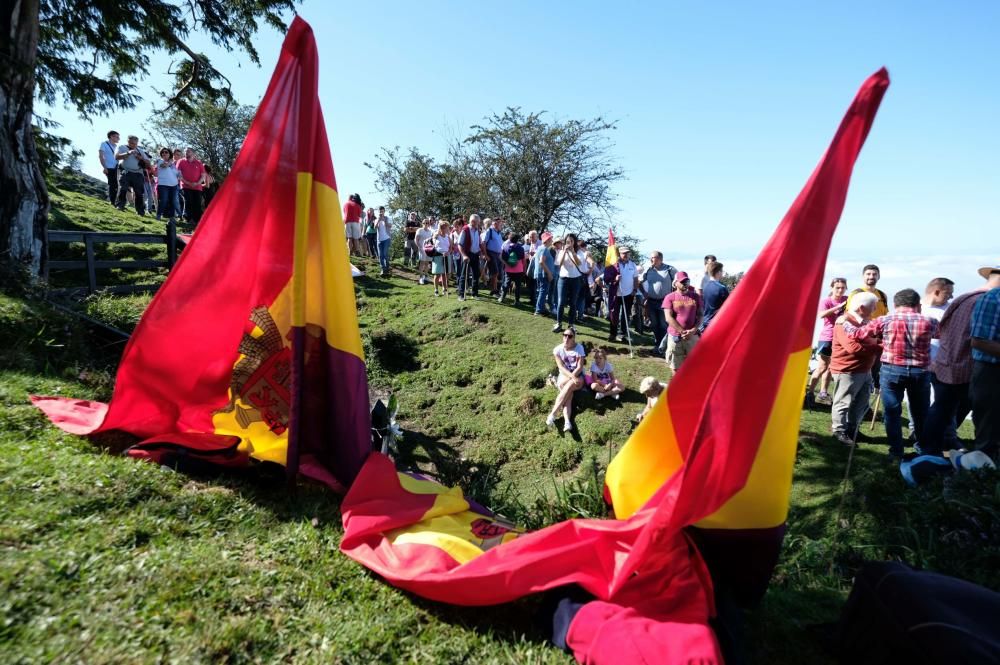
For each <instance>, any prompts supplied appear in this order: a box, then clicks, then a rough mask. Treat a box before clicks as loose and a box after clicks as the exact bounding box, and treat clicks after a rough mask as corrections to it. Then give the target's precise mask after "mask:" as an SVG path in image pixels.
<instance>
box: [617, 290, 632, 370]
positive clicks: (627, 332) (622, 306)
mask: <svg viewBox="0 0 1000 665" xmlns="http://www.w3.org/2000/svg"><path fill="white" fill-rule="evenodd" d="M618 305H619V309H620V310H621V314H620V316H621V319H622V324H623V325H624V326H625V339H626V340H628V357H629V358H635V353H634V352H633V351H632V330H631V329H630V328H629V327H628V317H627V316H625V298H624V297H623V296H621V295H619V296H618Z"/></svg>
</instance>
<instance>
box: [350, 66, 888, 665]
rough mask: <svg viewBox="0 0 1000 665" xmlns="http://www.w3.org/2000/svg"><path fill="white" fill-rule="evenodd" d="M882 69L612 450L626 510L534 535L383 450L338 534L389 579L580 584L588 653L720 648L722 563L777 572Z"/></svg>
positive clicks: (642, 658) (496, 591) (760, 579)
mask: <svg viewBox="0 0 1000 665" xmlns="http://www.w3.org/2000/svg"><path fill="white" fill-rule="evenodd" d="M888 84H889V78H888V74H887V72H886V71H885V70H884V69H883V70H881V71H879V72H877V73H876V74H874V75H873V76H871V77H870V78H869V79H868V80H867V81H866V82H865V83H864V85H863V86H862V87H861V90H860V91H859V93H858V95H857V97H856V98H855V100H854V102H853V104H852V105H851V107H850V108H849V109H848V111H847V115H846V116H845V117H844V120H843V122H842V123H841V125H840V128H839V129H838V130H837V133H836V135H835V136H834V138H833V142H832V143H831V145H830V147H829V149H828V150H827V152H826V154H825V155H824V156H823V158H822V159H821V161H820V163H819V165H818V166H817V168H816V170H815V171H814V173H813V174H812V177H811V178H810V179H809V181H808V182H807V183H806V186H805V188H804V189H803V190H802V192H801V193H800V194H799V196H798V198H797V199H796V200H795V202H794V203H793V204H792V207H791V209H790V210H789V211H788V213H787V214H786V215H785V218H784V219H783V220H782V222H781V224H780V225H779V226H778V229H777V231H776V232H775V234H774V235H773V236H772V238H771V240H770V241H769V242H768V244H767V245H766V246H765V248H764V249H763V251H762V252H761V253H760V255H759V256H758V258H757V260H756V261H755V262H754V264H753V267H752V268H751V269H750V271H749V272H748V273H747V275H746V277H745V278H744V280H743V281H742V282H741V283H740V286H739V288H738V289H737V290H736V291H735V292H734V294H733V295H732V296H731V297H730V299H729V300H728V301H727V303H726V306H725V307H723V309H722V311H721V313H720V314H719V315H718V318H716V319H715V320H714V321H713V324H712V326H711V327H710V328H709V331H708V332H707V333H706V335H705V337H704V339H703V340H701V342H700V343H699V345H698V346H697V347H696V348H695V350H694V352H693V353H692V355H691V357H690V358H688V360H687V361H686V362H685V364H684V366H683V368H682V369H681V370H680V372H678V374H677V376H676V377H675V378H674V380H673V381H672V382H671V384H670V386H669V388H668V389H667V391H666V393H665V395H664V396H663V397H661V399H660V402H659V403H658V404H657V406H656V408H655V409H654V410H653V411H652V413H651V414H650V415H649V416H648V417H647V418H646V419H645V420H644V421H643V422H642V424H641V425H640V426H639V427H638V428H637V430H636V431H635V433H634V434H633V435H632V437H631V438H630V439H629V441H628V442H627V443H626V445H625V446H624V447H623V448H622V450H621V452H620V453H619V454H618V456H617V457H616V458H615V459H614V461H613V462H612V464H611V466H610V467H609V469H608V474H607V479H606V481H607V488H608V491H609V494H610V496H611V498H612V500H613V504H614V509H615V512H616V515H617V516H618V517H619V519H617V520H570V521H567V522H562V523H560V524H556V525H553V526H551V527H548V528H545V529H542V530H540V531H536V532H533V533H523V532H521V531H520V530H518V529H516V528H515V527H513V526H512V525H509V524H506V523H503V521H502V520H497V519H496V518H495V516H492V515H491V514H489V513H488V511H485V510H483V509H481V508H479V507H476V506H474V505H472V504H471V503H470V502H468V501H467V500H466V499H464V497H463V496H462V494H461V491H460V490H458V489H457V488H453V489H450V490H449V489H447V488H443V487H442V486H440V485H437V484H436V483H433V482H431V481H428V480H426V479H413V478H412V477H407V476H405V475H404V474H398V473H397V472H396V470H395V469H394V468H393V466H392V464H391V462H390V461H389V460H388V459H386V458H385V457H382V456H380V455H373V456H372V457H371V458H370V459H369V461H368V462H367V463H366V465H365V467H364V469H363V470H362V472H361V475H360V476H359V477H358V481H357V482H356V483H355V484H354V486H353V487H352V488H351V490H350V492H349V493H348V495H347V496H346V497H345V499H344V502H343V505H342V511H343V515H344V528H345V534H344V539H343V542H342V545H341V548H342V550H343V551H344V552H345V553H346V554H347V555H348V556H351V557H353V558H354V559H356V560H357V561H359V562H361V563H362V564H364V565H365V566H367V567H368V568H370V569H372V570H374V571H376V572H377V573H379V574H380V575H382V576H383V577H384V578H385V579H387V580H388V581H389V582H391V583H392V584H394V585H397V586H400V587H402V588H405V589H408V590H410V591H412V592H414V593H417V594H419V595H422V596H425V597H427V598H432V599H436V600H441V601H445V602H450V603H456V604H463V605H481V604H493V603H499V602H504V601H506V600H511V599H513V598H516V597H519V596H522V595H525V594H528V593H534V592H538V591H541V590H544V589H551V588H553V587H558V586H564V585H567V584H577V585H579V586H581V587H583V588H584V589H586V590H587V591H589V592H590V593H591V594H593V596H594V597H595V600H594V601H593V602H589V603H587V604H586V605H584V606H583V608H582V609H580V610H579V611H578V612H577V613H576V615H575V617H574V618H573V621H572V624H571V625H570V628H569V633H568V635H567V643H568V644H569V646H570V647H571V648H572V649H573V651H574V654H575V655H576V657H577V659H578V660H580V662H587V663H624V662H669V663H690V662H719V661H720V660H721V659H720V656H719V653H718V647H717V644H716V642H715V639H714V636H713V634H712V632H711V630H710V629H709V628H708V626H707V621H708V618H709V617H710V616H711V615H712V613H713V612H714V609H713V605H712V602H713V601H712V579H715V580H723V581H724V583H726V584H727V586H728V587H729V588H730V589H732V590H733V591H734V592H735V593H737V595H738V596H739V597H741V598H743V599H752V597H753V596H754V594H755V593H758V594H759V593H760V592H761V590H762V587H761V585H762V584H763V588H766V583H767V578H768V577H769V575H770V572H771V569H772V567H773V564H774V560H775V557H776V556H777V552H778V548H779V546H780V542H781V534H782V532H783V526H784V522H785V518H786V516H787V512H788V501H789V491H790V487H791V477H792V465H793V461H794V454H795V447H796V443H797V435H798V423H799V417H800V411H801V397H802V391H803V388H804V383H805V380H806V370H807V361H808V357H809V346H810V334H811V331H812V325H813V320H814V318H815V305H816V300H817V297H818V294H819V293H820V287H821V280H822V274H823V267H824V265H825V263H826V256H827V251H828V249H829V246H830V240H831V238H832V235H833V232H834V229H835V228H836V226H837V222H838V220H839V218H840V214H841V211H842V210H843V206H844V201H845V198H846V195H847V188H848V184H849V182H850V177H851V172H852V170H853V167H854V163H855V160H856V159H857V156H858V154H859V152H860V150H861V147H862V145H863V143H864V141H865V138H866V137H867V135H868V131H869V129H870V128H871V125H872V122H873V120H874V118H875V114H876V111H877V110H878V107H879V104H880V102H881V100H882V96H883V95H884V93H885V90H886V89H887V87H888ZM609 240H611V238H609ZM689 527H696V528H694V529H691V528H689ZM703 554H704V556H705V559H704V560H705V562H706V563H707V564H708V568H707V569H706V566H705V565H704V564H703V559H702V555H703ZM727 556H728V557H729V558H727ZM730 560H732V561H737V562H739V563H740V564H742V565H740V566H736V565H730ZM708 570H710V571H711V578H710V577H709V574H708Z"/></svg>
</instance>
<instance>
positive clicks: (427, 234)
mask: <svg viewBox="0 0 1000 665" xmlns="http://www.w3.org/2000/svg"><path fill="white" fill-rule="evenodd" d="M432 221H433V220H432V219H431V218H430V217H424V221H423V222H422V223H421V225H420V228H419V229H417V232H416V233H414V234H413V242H414V243H415V244H416V246H417V274H418V275H419V278H418V279H417V283H418V284H426V283H427V273H428V272H429V271H430V269H431V257H429V256H428V255H427V252H426V251H425V250H424V245H425V244H426V243H428V242H430V241H431V238H433V237H434V229H432V228H431V223H432Z"/></svg>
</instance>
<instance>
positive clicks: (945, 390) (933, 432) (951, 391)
mask: <svg viewBox="0 0 1000 665" xmlns="http://www.w3.org/2000/svg"><path fill="white" fill-rule="evenodd" d="M931 385H933V386H934V403H933V404H931V408H930V410H929V411H928V412H927V422H926V423H925V424H924V438H923V440H921V441H920V447H921V448H922V449H923V451H924V452H925V453H927V454H928V455H940V454H941V451H942V450H945V449H948V450H951V449H954V448H960V447H961V444H960V443H959V441H958V434H957V433H956V431H955V430H956V429H957V427H958V425H959V424H960V423H962V421H964V420H965V418H966V416H968V415H969V411H971V410H972V403H971V402H970V401H969V384H968V383H956V384H952V383H945V382H944V381H940V380H938V378H937V377H936V376H934V374H931Z"/></svg>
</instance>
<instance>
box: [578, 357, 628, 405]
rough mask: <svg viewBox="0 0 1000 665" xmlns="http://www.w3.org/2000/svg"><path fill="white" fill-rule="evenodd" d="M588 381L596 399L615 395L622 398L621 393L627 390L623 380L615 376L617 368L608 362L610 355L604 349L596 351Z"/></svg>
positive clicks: (616, 397)
mask: <svg viewBox="0 0 1000 665" xmlns="http://www.w3.org/2000/svg"><path fill="white" fill-rule="evenodd" d="M587 383H588V384H589V385H590V389H591V390H593V391H594V399H604V398H605V397H609V396H610V397H614V398H615V399H620V397H619V396H620V395H621V394H622V392H624V390H625V386H624V385H622V382H621V381H619V380H618V379H617V378H615V368H614V366H613V365H612V364H611V363H609V362H608V355H607V353H605V351H604V349H597V350H596V351H594V362H592V363H590V377H589V378H588V381H587Z"/></svg>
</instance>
